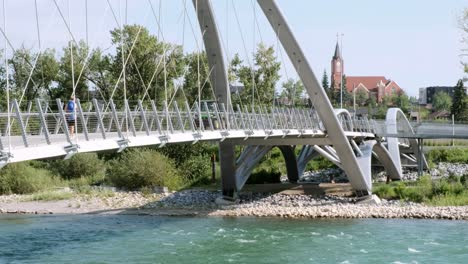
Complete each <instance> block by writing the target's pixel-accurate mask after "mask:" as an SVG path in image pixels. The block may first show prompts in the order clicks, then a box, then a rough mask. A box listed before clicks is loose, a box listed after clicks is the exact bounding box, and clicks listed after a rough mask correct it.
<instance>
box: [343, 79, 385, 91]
mask: <svg viewBox="0 0 468 264" xmlns="http://www.w3.org/2000/svg"><path fill="white" fill-rule="evenodd" d="M380 81H382V82H383V83H384V85H387V83H388V82H389V81H390V80H387V78H385V76H346V89H347V90H348V91H350V92H352V91H353V89H354V88H355V87H357V86H358V85H359V84H361V83H362V85H364V86H365V87H366V88H367V89H368V90H372V89H375V88H377V84H378V83H380Z"/></svg>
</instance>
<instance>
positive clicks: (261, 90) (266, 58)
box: [230, 43, 281, 105]
mask: <svg viewBox="0 0 468 264" xmlns="http://www.w3.org/2000/svg"><path fill="white" fill-rule="evenodd" d="M242 63H243V62H242V61H241V60H240V59H239V58H238V56H235V57H234V60H233V61H232V62H231V65H230V68H231V72H232V73H234V74H236V76H237V79H238V80H239V82H240V83H242V84H243V85H244V89H243V90H242V91H241V92H240V94H239V96H234V97H233V103H234V104H235V103H243V104H251V103H252V102H253V103H254V104H260V105H271V104H272V103H273V100H274V96H275V87H276V83H277V82H278V80H279V79H280V75H279V70H280V68H281V63H280V62H278V61H277V58H276V56H275V50H274V49H273V47H267V46H265V45H264V44H263V43H260V44H258V47H257V50H256V52H255V54H254V65H252V66H253V68H252V67H251V66H250V65H249V66H246V65H243V64H242ZM231 78H232V77H231Z"/></svg>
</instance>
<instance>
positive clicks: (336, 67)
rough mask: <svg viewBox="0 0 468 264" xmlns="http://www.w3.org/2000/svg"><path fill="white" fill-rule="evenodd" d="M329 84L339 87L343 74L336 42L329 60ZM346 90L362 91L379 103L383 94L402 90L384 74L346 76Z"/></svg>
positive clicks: (391, 93)
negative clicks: (330, 65)
mask: <svg viewBox="0 0 468 264" xmlns="http://www.w3.org/2000/svg"><path fill="white" fill-rule="evenodd" d="M331 64H332V67H331V84H332V87H333V88H334V89H340V88H341V80H342V75H343V74H344V61H343V58H342V56H341V51H340V46H339V45H338V42H337V43H336V47H335V53H334V55H333V57H332V61H331ZM345 85H346V90H347V91H348V92H350V93H351V94H352V93H356V92H357V91H364V92H366V93H368V95H369V98H370V97H371V96H372V97H374V98H375V99H376V101H377V102H378V103H381V102H382V100H383V98H384V97H385V96H391V95H394V94H401V93H402V92H403V90H402V89H401V87H400V86H399V85H398V84H397V83H396V82H395V81H394V80H390V79H387V78H386V77H385V76H346V82H345Z"/></svg>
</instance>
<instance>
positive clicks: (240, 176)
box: [235, 145, 299, 190]
mask: <svg viewBox="0 0 468 264" xmlns="http://www.w3.org/2000/svg"><path fill="white" fill-rule="evenodd" d="M274 148H278V149H279V150H280V151H281V154H282V156H283V158H284V162H285V164H286V171H287V175H288V179H289V181H290V182H297V180H298V179H299V174H298V167H297V161H296V155H295V152H294V149H295V148H294V146H290V145H279V146H253V145H249V146H247V147H246V148H245V149H244V151H243V152H242V153H241V155H240V156H239V158H238V159H237V162H236V172H235V174H236V188H237V190H240V189H242V187H243V186H244V185H245V183H246V182H247V180H248V178H249V177H250V175H251V174H252V171H253V170H254V169H255V167H256V166H257V165H258V164H259V163H260V161H261V160H262V158H263V157H265V155H266V154H268V153H269V152H270V151H271V150H272V149H274Z"/></svg>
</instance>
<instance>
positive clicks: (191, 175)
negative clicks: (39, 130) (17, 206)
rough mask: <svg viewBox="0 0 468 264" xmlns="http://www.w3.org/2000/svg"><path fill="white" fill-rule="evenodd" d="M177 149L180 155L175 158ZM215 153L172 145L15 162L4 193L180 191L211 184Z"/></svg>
mask: <svg viewBox="0 0 468 264" xmlns="http://www.w3.org/2000/svg"><path fill="white" fill-rule="evenodd" d="M182 149H183V150H182ZM177 151H181V152H180V153H181V154H180V155H176V153H177ZM215 152H216V147H215V146H211V145H208V144H197V145H173V146H167V147H165V148H164V149H151V148H142V149H129V150H126V151H124V152H122V153H104V154H99V155H98V154H95V153H82V154H76V155H74V156H73V157H71V158H70V159H68V160H45V161H28V162H21V163H13V164H8V165H7V166H5V167H4V168H2V169H1V170H0V194H13V193H14V194H31V193H46V194H47V193H48V192H49V191H51V190H54V189H57V188H65V187H70V188H72V189H74V190H75V191H78V192H87V191H89V186H102V185H105V186H115V187H118V188H120V189H124V190H129V191H132V190H140V189H142V188H145V189H152V188H154V187H157V186H166V187H168V188H169V189H170V190H180V189H183V188H186V187H190V186H193V185H195V184H200V183H204V184H206V183H209V182H210V180H211V165H210V155H211V154H212V153H215ZM46 196H49V194H47V195H46ZM38 199H39V200H43V199H40V197H39V198H38Z"/></svg>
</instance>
